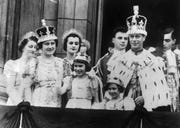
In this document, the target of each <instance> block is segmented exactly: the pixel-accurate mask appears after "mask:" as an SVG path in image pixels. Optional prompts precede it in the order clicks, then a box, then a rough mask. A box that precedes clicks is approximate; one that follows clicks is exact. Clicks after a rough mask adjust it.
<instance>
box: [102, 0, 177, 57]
mask: <svg viewBox="0 0 180 128" xmlns="http://www.w3.org/2000/svg"><path fill="white" fill-rule="evenodd" d="M133 5H139V14H140V15H144V16H146V18H147V26H146V30H147V32H148V36H147V38H146V41H145V42H144V47H148V46H157V45H160V44H161V36H160V33H161V31H162V29H163V28H164V27H165V26H172V27H174V28H175V29H176V31H177V34H178V33H180V9H179V7H180V2H179V0H104V14H103V28H102V45H101V46H102V47H101V56H102V55H104V54H105V53H106V52H107V48H108V43H109V42H110V41H111V36H112V31H113V29H114V28H115V27H117V26H119V25H122V26H126V18H127V17H128V16H131V15H133ZM178 35H179V36H180V34H178ZM179 36H178V37H177V38H180V37H179ZM129 47H130V46H128V48H129Z"/></svg>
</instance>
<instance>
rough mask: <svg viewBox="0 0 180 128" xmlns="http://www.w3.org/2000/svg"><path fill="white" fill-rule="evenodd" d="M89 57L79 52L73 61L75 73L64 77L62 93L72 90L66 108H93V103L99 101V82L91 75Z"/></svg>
mask: <svg viewBox="0 0 180 128" xmlns="http://www.w3.org/2000/svg"><path fill="white" fill-rule="evenodd" d="M89 70H90V66H89V63H88V58H87V56H86V55H83V54H81V53H79V54H78V55H77V56H76V57H75V59H74V61H73V71H74V75H71V76H67V77H65V78H64V83H63V87H62V88H61V90H60V91H61V94H64V93H65V92H66V91H67V90H70V91H71V98H70V99H69V100H68V103H67V104H66V108H81V109H91V106H92V104H93V103H97V102H99V97H98V91H99V90H98V84H99V81H98V79H97V78H96V77H94V76H90V75H88V74H87V72H88V71H89Z"/></svg>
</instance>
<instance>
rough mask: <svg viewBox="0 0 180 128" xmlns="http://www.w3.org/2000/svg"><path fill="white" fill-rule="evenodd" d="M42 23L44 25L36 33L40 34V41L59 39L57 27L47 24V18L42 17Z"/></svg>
mask: <svg viewBox="0 0 180 128" xmlns="http://www.w3.org/2000/svg"><path fill="white" fill-rule="evenodd" d="M41 23H42V27H40V28H38V29H37V30H36V33H37V35H38V36H39V40H38V43H40V42H44V41H48V40H57V36H56V35H55V28H54V27H52V26H47V25H46V21H45V19H42V20H41Z"/></svg>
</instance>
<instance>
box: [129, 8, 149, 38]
mask: <svg viewBox="0 0 180 128" xmlns="http://www.w3.org/2000/svg"><path fill="white" fill-rule="evenodd" d="M133 10H134V15H133V16H130V17H128V18H127V19H126V23H127V26H128V32H127V33H128V34H135V33H137V34H144V35H145V36H147V31H146V23H147V18H146V17H145V16H142V15H139V6H137V5H136V6H133Z"/></svg>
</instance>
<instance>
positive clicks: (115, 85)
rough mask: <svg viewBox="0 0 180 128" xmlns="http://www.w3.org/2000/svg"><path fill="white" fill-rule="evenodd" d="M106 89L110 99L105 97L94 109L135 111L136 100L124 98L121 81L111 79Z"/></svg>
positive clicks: (114, 78)
mask: <svg viewBox="0 0 180 128" xmlns="http://www.w3.org/2000/svg"><path fill="white" fill-rule="evenodd" d="M105 89H106V90H107V94H108V95H109V97H105V98H104V101H103V102H101V103H99V104H96V105H94V106H93V108H94V109H107V110H134V108H135V103H134V100H133V99H132V98H130V97H126V98H124V85H123V83H122V81H121V80H120V79H118V78H116V77H112V78H109V79H108V81H107V85H106V87H105ZM106 96H107V95H106Z"/></svg>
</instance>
